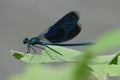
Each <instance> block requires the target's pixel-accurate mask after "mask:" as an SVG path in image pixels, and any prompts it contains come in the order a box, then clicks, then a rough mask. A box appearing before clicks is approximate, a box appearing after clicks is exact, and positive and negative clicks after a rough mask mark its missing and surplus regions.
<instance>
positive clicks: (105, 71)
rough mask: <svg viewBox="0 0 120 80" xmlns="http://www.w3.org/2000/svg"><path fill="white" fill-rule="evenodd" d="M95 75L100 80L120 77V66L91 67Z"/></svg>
mask: <svg viewBox="0 0 120 80" xmlns="http://www.w3.org/2000/svg"><path fill="white" fill-rule="evenodd" d="M90 67H91V68H92V69H93V73H94V74H95V75H96V76H97V77H98V79H99V80H104V79H105V77H106V76H107V75H108V76H120V72H119V71H120V65H106V64H99V65H91V66H90Z"/></svg>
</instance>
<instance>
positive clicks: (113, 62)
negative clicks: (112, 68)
mask: <svg viewBox="0 0 120 80" xmlns="http://www.w3.org/2000/svg"><path fill="white" fill-rule="evenodd" d="M119 57H120V52H118V53H117V55H115V56H114V57H113V59H112V60H111V61H110V62H109V64H116V65H117V64H118V63H119Z"/></svg>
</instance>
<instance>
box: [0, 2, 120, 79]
mask: <svg viewBox="0 0 120 80" xmlns="http://www.w3.org/2000/svg"><path fill="white" fill-rule="evenodd" d="M73 10H75V11H78V12H80V23H81V24H82V26H83V27H82V32H81V33H80V34H79V35H78V36H77V37H76V38H75V39H73V40H71V42H82V41H92V40H95V39H96V38H97V37H99V36H100V35H101V34H103V33H104V32H106V31H108V30H112V29H114V28H117V27H118V26H119V25H120V0H0V80H6V79H7V78H9V77H10V76H11V75H14V74H16V73H20V72H22V70H23V69H24V67H25V65H27V64H26V63H24V62H22V61H19V60H16V59H15V58H14V57H12V56H11V53H10V50H18V51H21V52H25V51H26V46H25V45H23V44H22V41H23V39H24V38H25V37H29V38H31V37H33V36H35V35H37V34H39V33H40V32H42V31H44V30H45V29H46V28H48V27H50V26H52V25H53V24H54V23H55V22H56V21H57V20H59V19H60V18H61V17H62V16H64V15H65V14H66V13H68V12H70V11H73ZM80 48H81V47H77V48H76V49H79V50H80ZM84 48H85V47H84Z"/></svg>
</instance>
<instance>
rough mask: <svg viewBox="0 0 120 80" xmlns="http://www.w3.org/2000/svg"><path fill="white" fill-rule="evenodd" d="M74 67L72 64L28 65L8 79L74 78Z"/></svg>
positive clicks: (71, 79) (58, 79) (61, 79)
mask: <svg viewBox="0 0 120 80" xmlns="http://www.w3.org/2000/svg"><path fill="white" fill-rule="evenodd" d="M74 69H75V66H74V65H73V64H67V65H65V66H60V67H55V66H54V67H53V66H46V65H29V66H27V67H26V69H25V70H24V72H23V73H22V74H17V75H15V76H13V77H11V78H10V79H9V80H75V79H74V77H73V74H74Z"/></svg>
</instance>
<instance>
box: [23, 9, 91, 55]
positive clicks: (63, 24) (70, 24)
mask: <svg viewBox="0 0 120 80" xmlns="http://www.w3.org/2000/svg"><path fill="white" fill-rule="evenodd" d="M78 21H79V16H78V13H77V12H75V11H72V12H69V13H68V14H66V15H65V16H63V17H62V18H61V19H60V20H59V21H58V22H56V23H55V24H54V25H53V26H51V27H49V29H48V31H47V32H44V33H43V34H40V35H38V36H36V37H33V38H31V39H28V38H25V39H24V40H23V43H24V44H28V52H30V49H29V48H32V49H33V50H34V51H35V49H34V48H33V47H34V46H35V45H43V46H45V47H47V48H49V49H51V50H53V51H55V52H56V53H58V54H60V55H62V54H61V53H60V52H58V51H56V50H54V49H52V48H50V47H49V46H48V45H56V46H86V45H92V44H93V42H82V43H71V44H67V43H66V44H63V43H61V42H65V41H68V40H71V39H73V38H74V37H75V36H76V35H78V34H79V33H80V31H81V24H78ZM45 39H46V40H45ZM32 46H33V47H32Z"/></svg>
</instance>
